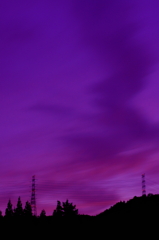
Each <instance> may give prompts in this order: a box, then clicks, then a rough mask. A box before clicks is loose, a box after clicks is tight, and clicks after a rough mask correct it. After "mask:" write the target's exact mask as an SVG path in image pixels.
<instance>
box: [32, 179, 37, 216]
mask: <svg viewBox="0 0 159 240" xmlns="http://www.w3.org/2000/svg"><path fill="white" fill-rule="evenodd" d="M31 208H32V213H33V215H34V216H37V210H36V198H35V175H34V176H32V191H31Z"/></svg>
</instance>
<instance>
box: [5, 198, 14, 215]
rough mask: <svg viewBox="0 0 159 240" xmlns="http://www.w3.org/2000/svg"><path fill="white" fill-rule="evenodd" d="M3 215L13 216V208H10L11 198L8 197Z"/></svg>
mask: <svg viewBox="0 0 159 240" xmlns="http://www.w3.org/2000/svg"><path fill="white" fill-rule="evenodd" d="M5 216H6V217H12V216H13V208H12V203H11V200H10V199H9V201H8V204H7V208H6V210H5Z"/></svg>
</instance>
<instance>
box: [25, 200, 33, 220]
mask: <svg viewBox="0 0 159 240" xmlns="http://www.w3.org/2000/svg"><path fill="white" fill-rule="evenodd" d="M24 216H25V217H31V216H32V208H31V204H30V203H29V202H28V201H27V202H26V203H25V208H24Z"/></svg>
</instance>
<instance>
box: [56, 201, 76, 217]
mask: <svg viewBox="0 0 159 240" xmlns="http://www.w3.org/2000/svg"><path fill="white" fill-rule="evenodd" d="M76 215H78V209H76V205H73V204H72V203H69V202H68V200H66V202H63V203H62V206H61V202H60V201H57V207H56V209H55V210H54V212H53V216H55V217H62V216H65V217H73V216H76Z"/></svg>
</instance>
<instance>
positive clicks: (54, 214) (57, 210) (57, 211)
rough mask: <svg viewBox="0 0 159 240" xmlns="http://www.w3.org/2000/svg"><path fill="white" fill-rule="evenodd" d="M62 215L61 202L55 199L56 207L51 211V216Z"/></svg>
mask: <svg viewBox="0 0 159 240" xmlns="http://www.w3.org/2000/svg"><path fill="white" fill-rule="evenodd" d="M62 215H63V209H62V206H61V202H60V201H57V206H56V209H55V210H54V212H53V216H54V217H62Z"/></svg>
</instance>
